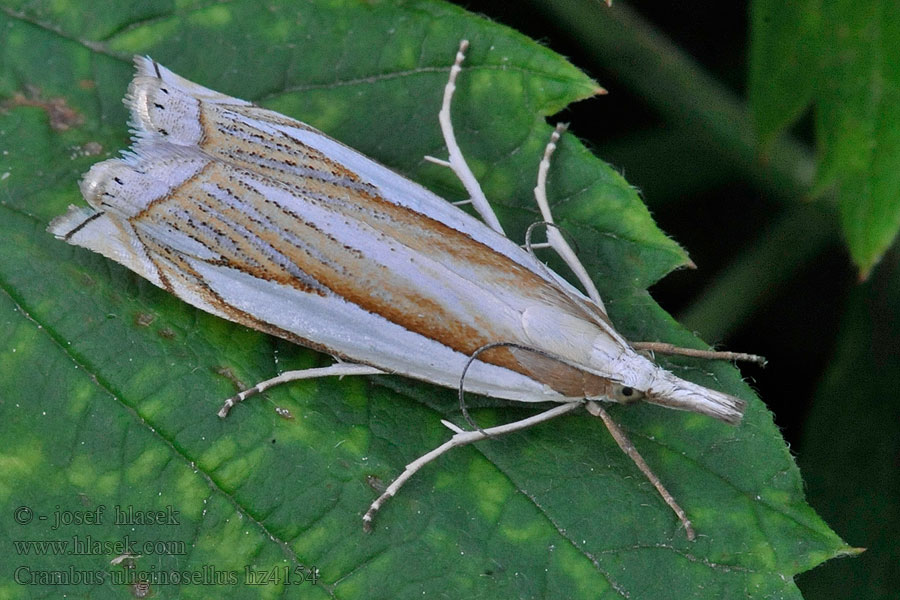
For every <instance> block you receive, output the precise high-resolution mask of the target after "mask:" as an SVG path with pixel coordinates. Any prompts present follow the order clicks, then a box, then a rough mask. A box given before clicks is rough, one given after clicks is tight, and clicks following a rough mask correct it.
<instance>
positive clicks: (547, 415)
mask: <svg viewBox="0 0 900 600" xmlns="http://www.w3.org/2000/svg"><path fill="white" fill-rule="evenodd" d="M581 406H582V404H581V403H580V402H570V403H566V404H560V405H559V406H555V407H553V408H551V409H550V410H546V411H544V412H542V413H538V414H536V415H534V416H532V417H528V418H527V419H522V420H521V421H515V422H513V423H507V424H505V425H498V426H497V427H489V428H487V429H478V430H475V431H465V430H463V429H460V428H459V427H457V426H456V425H453V424H452V423H449V422H447V421H445V422H444V425H446V426H447V427H449V428H450V429H451V430H453V431H454V432H455V433H454V435H453V437H452V438H450V439H449V440H447V441H446V442H445V443H443V444H441V445H440V446H438V447H437V448H435V449H434V450H432V451H431V452H429V453H428V454H424V455H422V456H420V457H419V458H417V459H416V460H414V461H413V462H411V463H409V464H408V465H406V469H404V470H403V473H401V474H400V476H399V477H397V479H395V480H394V481H393V482H391V484H390V485H389V486H388V487H387V489H386V490H385V491H384V493H383V494H381V495H380V496H378V498H376V499H375V501H374V502H373V503H372V504H371V506H369V510H367V511H366V514H365V515H363V529H365V530H366V531H371V530H372V520H373V519H374V518H375V513H377V512H378V510H379V509H380V508H381V507H382V506H383V505H384V503H385V502H387V501H388V499H389V498H391V497H393V496H394V495H396V494H397V492H398V491H399V490H400V488H401V487H403V484H404V483H406V482H407V480H408V479H409V478H410V477H412V476H413V475H415V474H416V472H417V471H418V470H419V469H421V468H422V467H424V466H425V465H427V464H428V463H430V462H431V461H433V460H434V459H436V458H437V457H439V456H441V455H442V454H445V453H446V452H448V451H450V450H452V449H453V448H457V447H459V446H465V445H467V444H471V443H472V442H477V441H480V440H483V439H485V438H488V437H494V436H497V435H503V434H504V433H511V432H513V431H519V430H520V429H527V428H529V427H533V426H534V425H537V424H538V423H543V422H544V421H549V420H550V419H555V418H556V417H558V416H560V415H564V414H566V413H568V412H572V411H573V410H576V409H578V408H581Z"/></svg>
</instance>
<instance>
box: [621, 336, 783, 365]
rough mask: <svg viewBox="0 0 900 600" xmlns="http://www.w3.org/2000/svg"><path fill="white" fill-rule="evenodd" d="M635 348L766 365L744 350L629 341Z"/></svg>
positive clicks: (761, 357) (764, 361)
mask: <svg viewBox="0 0 900 600" xmlns="http://www.w3.org/2000/svg"><path fill="white" fill-rule="evenodd" d="M630 343H631V347H632V348H634V349H635V350H639V351H644V352H658V353H660V354H673V355H677V356H691V357H694V358H706V359H709V360H740V361H744V362H753V363H756V364H758V365H762V366H766V358H765V357H764V356H759V355H758V354H747V353H746V352H727V351H722V350H697V349H696V348H682V347H680V346H675V345H673V344H667V343H666V342H630Z"/></svg>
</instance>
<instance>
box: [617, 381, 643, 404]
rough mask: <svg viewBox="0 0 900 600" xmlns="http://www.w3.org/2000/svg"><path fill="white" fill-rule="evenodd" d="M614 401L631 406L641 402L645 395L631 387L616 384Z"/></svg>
mask: <svg viewBox="0 0 900 600" xmlns="http://www.w3.org/2000/svg"><path fill="white" fill-rule="evenodd" d="M610 395H611V396H612V398H611V399H612V400H615V401H616V402H621V403H622V404H631V403H633V402H639V401H640V400H641V399H643V397H644V393H643V392H642V391H640V390H636V389H634V388H633V387H631V386H629V385H619V384H616V385H614V386H613V388H612V393H611V394H610Z"/></svg>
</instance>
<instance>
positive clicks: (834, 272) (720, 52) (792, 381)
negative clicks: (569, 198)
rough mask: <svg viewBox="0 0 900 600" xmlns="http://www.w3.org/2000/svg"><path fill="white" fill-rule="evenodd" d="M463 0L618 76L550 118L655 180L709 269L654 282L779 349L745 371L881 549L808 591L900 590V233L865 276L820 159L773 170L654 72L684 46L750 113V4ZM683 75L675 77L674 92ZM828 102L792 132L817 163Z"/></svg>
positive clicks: (824, 492) (844, 562) (729, 344)
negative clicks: (640, 42) (820, 180)
mask: <svg viewBox="0 0 900 600" xmlns="http://www.w3.org/2000/svg"><path fill="white" fill-rule="evenodd" d="M456 3H457V4H459V5H461V6H464V7H465V8H467V9H468V10H471V11H473V12H476V13H480V14H483V15H485V16H487V17H489V18H491V19H494V20H496V21H499V22H502V23H505V24H507V25H510V26H511V27H513V28H515V29H517V30H518V31H520V32H522V33H524V34H526V35H528V36H530V37H532V38H534V39H537V40H539V41H541V42H542V43H544V44H546V45H548V46H549V47H551V48H553V49H554V50H556V51H557V52H559V53H561V54H563V55H565V56H568V57H569V58H570V60H571V61H572V62H573V63H574V64H575V65H577V66H579V67H580V68H582V69H583V70H584V71H585V72H587V73H588V74H589V75H591V76H592V77H593V78H594V79H596V80H597V81H598V82H599V83H600V84H601V85H602V86H604V87H605V88H606V89H607V90H608V91H609V94H608V95H606V96H599V97H595V98H592V99H589V100H586V101H583V102H581V103H579V104H577V105H574V106H572V107H570V108H569V109H567V110H565V111H564V112H562V113H560V114H559V115H555V116H554V117H553V118H551V122H556V121H568V122H571V130H572V131H573V132H574V134H575V135H577V136H579V137H580V138H581V139H582V140H583V141H584V142H585V143H587V144H588V145H589V146H591V147H592V148H593V150H594V152H595V154H596V155H597V156H599V157H600V158H602V159H603V160H605V161H607V162H608V163H610V164H611V165H613V166H614V167H615V168H616V169H618V170H619V171H620V172H622V173H623V174H624V176H625V177H626V179H627V180H628V181H629V183H631V184H632V185H634V186H635V187H637V188H638V189H639V190H640V191H641V192H642V195H643V197H644V201H645V202H646V204H647V206H648V207H649V208H650V210H651V211H652V213H653V215H654V217H655V219H656V221H657V223H658V225H659V227H660V228H661V229H662V230H663V231H665V232H666V233H667V234H669V235H670V236H672V237H673V238H674V239H675V240H676V241H678V242H679V243H680V244H681V245H682V246H683V247H684V248H686V249H687V251H688V252H689V254H690V256H691V258H692V259H693V261H694V262H695V263H696V265H697V267H698V268H697V269H696V270H682V271H677V272H674V273H672V274H670V275H668V276H667V277H666V278H664V279H663V280H662V281H660V282H659V283H657V284H656V285H655V286H653V288H651V293H652V294H653V296H654V297H655V298H656V299H657V301H658V302H659V303H660V304H661V305H662V306H663V307H664V308H665V309H666V310H668V311H669V312H670V313H671V314H673V315H675V316H676V318H678V320H679V321H681V322H682V323H684V324H685V325H686V326H688V327H689V328H691V329H693V330H695V331H697V332H698V333H699V334H700V335H701V337H703V338H704V339H705V340H706V341H707V342H709V343H713V344H716V345H718V346H719V347H722V348H725V349H730V350H738V351H746V352H753V353H758V354H762V355H764V356H766V357H767V358H768V359H769V364H768V366H767V367H766V368H759V367H754V366H742V372H743V373H744V375H745V376H746V377H747V378H748V381H750V383H751V384H752V385H753V387H754V388H755V389H756V390H757V391H758V393H759V395H760V397H761V398H762V399H763V401H765V402H766V404H767V405H768V407H769V408H770V409H771V410H772V411H773V413H774V415H775V421H776V423H777V424H778V425H779V427H781V429H782V432H783V434H784V437H785V440H786V441H787V442H788V444H789V445H790V447H791V449H792V452H793V453H794V455H795V456H796V458H797V462H798V463H799V465H800V468H801V471H802V472H803V475H804V480H805V482H806V485H807V493H808V498H809V501H810V503H811V504H812V506H813V507H814V508H815V509H816V510H817V511H818V512H819V513H820V514H821V515H822V516H823V517H824V518H825V519H826V521H827V522H829V524H830V525H831V526H832V527H833V528H834V529H835V531H836V532H837V533H838V534H839V535H841V537H843V538H844V540H845V541H847V543H848V544H850V545H852V546H862V547H868V548H869V550H868V551H867V552H866V553H865V554H863V555H862V556H861V557H858V558H844V559H840V560H836V561H830V562H829V563H826V564H825V565H823V566H820V567H818V568H817V569H814V570H813V571H811V572H808V573H806V574H803V575H801V576H800V577H799V578H798V584H799V586H800V588H801V590H802V591H803V593H804V597H805V598H807V599H808V600H817V599H825V598H897V597H898V594H900V582H898V574H897V570H896V566H897V561H898V550H897V549H896V541H895V540H896V535H895V534H896V532H897V531H898V529H900V527H898V522H900V515H898V512H900V511H898V505H900V502H898V498H900V492H898V489H900V484H898V475H897V473H898V470H900V443H898V439H900V437H898V433H897V429H898V427H897V426H898V425H900V413H898V404H897V402H896V396H897V390H898V389H900V376H898V372H900V360H898V357H897V355H898V353H900V349H898V347H897V346H898V344H897V343H896V341H897V340H898V339H900V331H898V330H897V327H898V326H897V323H896V321H897V319H896V318H895V317H896V316H898V315H900V311H898V308H900V303H898V299H900V289H898V288H900V286H898V284H897V283H896V282H897V280H898V272H897V268H896V265H897V252H896V249H894V250H892V251H890V252H889V253H888V255H887V256H886V258H885V259H884V260H883V262H882V263H881V264H880V265H879V266H878V267H876V269H875V270H874V271H873V272H872V274H871V276H870V278H869V280H868V281H866V282H860V281H859V277H858V273H857V270H856V269H855V267H854V265H853V264H852V263H851V261H850V258H849V254H848V252H847V251H846V249H845V247H844V244H843V240H842V238H841V235H840V232H839V227H838V221H837V212H836V210H835V208H834V203H833V198H829V197H828V196H827V194H826V195H825V196H824V197H821V198H817V199H815V200H810V199H809V198H808V197H807V194H806V192H807V191H808V188H809V186H808V185H804V184H809V183H811V179H812V169H811V170H810V173H809V179H810V181H803V177H800V178H799V181H797V180H796V179H795V180H794V181H793V182H790V181H789V182H788V183H787V184H783V183H782V181H781V180H779V178H778V176H777V174H776V175H773V176H771V177H769V176H768V175H767V173H766V168H767V164H766V158H767V157H766V156H765V155H763V154H762V153H758V152H759V151H758V149H755V148H753V149H751V150H750V151H749V154H750V156H749V158H748V156H741V155H737V156H736V155H735V153H734V152H733V151H731V150H729V149H723V144H722V142H721V138H722V135H721V131H720V132H716V131H714V130H715V126H712V127H710V128H707V127H706V126H705V125H704V123H703V119H702V118H701V119H699V120H695V119H693V118H692V113H691V111H692V110H698V111H702V110H705V109H706V108H707V107H704V106H702V103H701V105H700V106H694V107H688V108H682V107H680V106H679V105H680V104H681V103H682V102H686V103H688V104H690V102H691V100H690V99H684V98H680V97H672V98H671V99H668V98H665V97H664V96H663V97H659V95H657V94H655V92H654V89H653V73H652V68H648V69H646V72H643V71H644V69H645V67H646V63H654V62H661V63H665V62H666V61H670V60H682V59H685V60H687V61H688V65H689V68H688V70H687V71H686V72H687V73H688V74H689V78H690V77H693V78H694V79H697V80H698V81H699V82H700V83H699V84H698V85H699V86H700V87H701V88H702V86H703V85H706V84H709V85H711V86H712V87H714V88H717V92H718V93H720V94H722V95H723V98H724V99H725V100H726V101H727V102H731V103H732V104H733V105H732V106H731V108H733V109H734V110H735V111H736V113H738V114H740V113H744V114H745V115H746V114H748V110H749V109H748V108H747V105H746V102H747V101H746V97H747V92H746V86H747V72H748V55H749V44H750V6H749V4H748V3H745V2H700V1H690V0H687V1H682V2H647V1H645V2H632V3H624V2H621V3H620V2H616V5H615V6H614V7H613V8H612V9H608V8H606V6H605V5H603V4H602V3H601V2H599V1H592V0H560V1H553V0H551V1H549V2H540V1H539V0H529V1H524V2H516V3H510V2H508V1H504V0H479V1H470V2H464V1H458V2H456ZM616 10H619V11H623V10H624V11H627V13H630V14H629V19H630V17H631V16H634V17H635V19H634V20H629V19H626V21H627V23H628V24H627V26H620V25H619V24H618V23H619V22H618V21H617V19H618V17H617V16H614V14H613V13H612V12H607V11H616ZM567 13H568V14H567ZM603 19H607V21H603V22H601V20H603ZM573 23H575V24H573ZM618 35H623V36H645V37H646V38H647V40H648V44H649V45H650V48H651V52H650V54H649V55H647V56H644V57H641V56H635V55H634V54H631V53H630V52H631V49H630V48H629V49H623V48H622V47H621V46H619V45H617V42H616V41H615V39H614V38H615V37H616V36H618ZM598 40H600V41H599V42H598ZM657 47H658V49H659V51H656V50H653V48H657ZM620 50H621V53H620ZM657 59H658V60H657ZM691 62H693V64H691ZM691 69H693V71H692V70H691ZM706 77H708V78H711V79H709V80H708V81H707V80H705V79H704V78H706ZM669 83H670V82H667V81H662V80H660V86H661V87H662V88H663V89H664V90H665V89H669V88H668V85H669ZM693 83H697V82H692V83H689V84H688V86H689V87H690V85H692V84H693ZM663 93H664V92H663ZM673 96H675V95H674V94H673ZM721 100H722V98H718V97H717V98H716V99H713V98H711V100H710V106H709V107H708V109H709V110H717V109H719V108H720V104H721ZM669 101H671V103H672V105H673V106H674V107H671V106H667V105H666V103H667V102H669ZM812 114H813V113H812V109H811V110H810V111H809V112H808V114H807V115H805V116H804V117H803V118H802V119H801V120H800V121H799V123H797V125H796V126H794V127H793V129H792V130H791V131H790V132H788V137H789V139H790V140H791V143H793V144H796V145H797V147H798V148H799V149H800V152H801V154H804V156H805V159H806V160H807V161H809V164H810V166H812V165H814V157H815V145H816V141H815V135H814V126H813V116H812ZM747 122H748V123H749V117H747ZM739 126H740V125H739V124H738V123H737V121H736V125H735V127H736V128H738V127H739ZM709 129H712V130H713V131H710V130H709ZM726 129H727V123H726ZM726 137H727V134H726ZM724 146H727V144H724ZM754 153H757V154H754ZM801 162H802V161H801ZM898 168H900V166H898ZM729 289H730V290H731V291H730V292H729Z"/></svg>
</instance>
